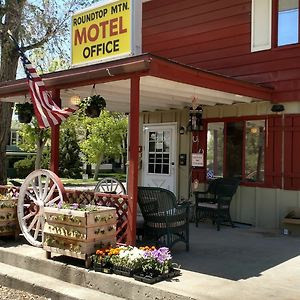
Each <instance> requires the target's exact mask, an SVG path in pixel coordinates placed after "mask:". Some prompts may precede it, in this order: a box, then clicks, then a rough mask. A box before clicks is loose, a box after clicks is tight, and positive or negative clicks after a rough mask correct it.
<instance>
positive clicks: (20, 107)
mask: <svg viewBox="0 0 300 300" xmlns="http://www.w3.org/2000/svg"><path fill="white" fill-rule="evenodd" d="M16 113H17V115H18V120H19V122H20V123H27V124H28V123H30V122H31V120H32V117H33V115H34V109H33V104H31V103H29V102H25V103H19V104H16Z"/></svg>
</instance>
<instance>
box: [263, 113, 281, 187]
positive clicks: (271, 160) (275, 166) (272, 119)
mask: <svg viewBox="0 0 300 300" xmlns="http://www.w3.org/2000/svg"><path fill="white" fill-rule="evenodd" d="M266 132H267V133H266V142H265V149H266V150H265V168H266V169H265V185H266V186H267V187H273V188H282V116H269V117H268V119H267V126H266Z"/></svg>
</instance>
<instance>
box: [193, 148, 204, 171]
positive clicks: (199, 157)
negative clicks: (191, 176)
mask: <svg viewBox="0 0 300 300" xmlns="http://www.w3.org/2000/svg"><path fill="white" fill-rule="evenodd" d="M192 167H204V153H203V150H201V151H200V152H199V153H192Z"/></svg>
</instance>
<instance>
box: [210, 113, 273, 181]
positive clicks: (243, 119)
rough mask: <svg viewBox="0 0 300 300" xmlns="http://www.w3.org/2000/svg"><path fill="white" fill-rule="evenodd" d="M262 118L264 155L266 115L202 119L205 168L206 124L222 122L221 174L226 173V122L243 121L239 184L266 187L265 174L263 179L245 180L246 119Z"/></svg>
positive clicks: (265, 164)
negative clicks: (204, 130) (263, 124)
mask: <svg viewBox="0 0 300 300" xmlns="http://www.w3.org/2000/svg"><path fill="white" fill-rule="evenodd" d="M256 120H263V121H265V137H264V155H265V156H266V155H267V143H268V142H267V141H268V129H269V128H268V127H269V126H268V121H269V118H268V116H267V115H261V116H243V117H226V118H208V119H205V120H204V124H205V128H206V135H205V136H206V138H205V168H206V167H207V142H208V141H207V132H208V124H209V123H215V122H223V123H224V142H223V176H224V175H225V174H226V146H225V144H226V141H227V136H226V126H227V123H230V122H243V141H242V151H243V152H242V178H241V184H242V185H245V186H259V187H266V186H268V182H267V178H266V175H265V176H264V180H263V181H246V180H245V163H246V122H247V121H256ZM263 167H264V170H265V171H266V170H267V160H266V159H264V164H263ZM205 178H206V181H207V180H208V178H207V176H205Z"/></svg>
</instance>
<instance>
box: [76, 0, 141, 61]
mask: <svg viewBox="0 0 300 300" xmlns="http://www.w3.org/2000/svg"><path fill="white" fill-rule="evenodd" d="M141 23H142V1H140V0H121V1H120V0H119V1H115V0H114V1H111V0H110V1H102V2H101V3H98V4H97V5H96V6H91V7H89V8H87V9H84V10H80V11H78V12H76V13H75V14H74V15H73V16H72V46H71V52H72V53H71V56H72V66H79V65H86V64H90V63H96V62H101V61H107V60H113V59H118V58H122V57H126V56H132V55H137V54H140V53H141Z"/></svg>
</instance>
